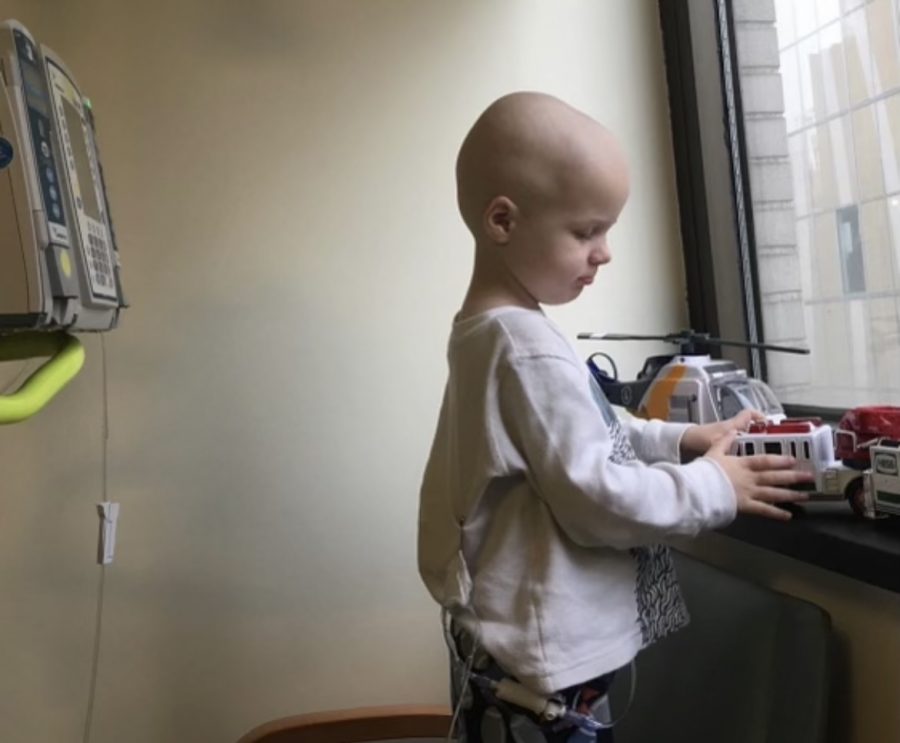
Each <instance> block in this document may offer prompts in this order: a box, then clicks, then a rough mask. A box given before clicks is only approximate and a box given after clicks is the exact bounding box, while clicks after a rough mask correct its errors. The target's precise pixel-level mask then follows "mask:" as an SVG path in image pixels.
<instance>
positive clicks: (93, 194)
mask: <svg viewBox="0 0 900 743" xmlns="http://www.w3.org/2000/svg"><path fill="white" fill-rule="evenodd" d="M62 104H63V113H64V114H65V117H66V129H68V130H69V141H70V143H71V147H72V155H73V156H74V158H75V172H76V173H77V175H78V185H79V190H80V191H81V200H82V202H83V204H84V207H83V208H84V212H85V214H87V215H88V216H89V217H90V218H91V219H95V220H97V221H98V222H99V221H100V205H99V204H98V203H97V189H96V187H95V186H94V179H93V177H92V175H91V161H90V159H89V157H88V151H87V143H86V142H85V137H86V136H87V132H85V131H84V124H83V123H82V119H81V113H80V112H79V111H78V109H77V108H75V106H73V105H72V103H71V102H70V101H69V99H68V98H63V99H62Z"/></svg>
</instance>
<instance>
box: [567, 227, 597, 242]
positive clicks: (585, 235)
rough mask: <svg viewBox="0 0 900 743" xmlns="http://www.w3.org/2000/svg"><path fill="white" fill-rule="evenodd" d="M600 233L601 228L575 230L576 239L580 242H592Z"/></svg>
mask: <svg viewBox="0 0 900 743" xmlns="http://www.w3.org/2000/svg"><path fill="white" fill-rule="evenodd" d="M599 233H600V228H599V227H591V228H589V229H586V230H575V232H574V233H573V234H574V235H575V237H576V238H577V239H579V240H590V239H592V238H594V237H596V236H597V235H598V234H599Z"/></svg>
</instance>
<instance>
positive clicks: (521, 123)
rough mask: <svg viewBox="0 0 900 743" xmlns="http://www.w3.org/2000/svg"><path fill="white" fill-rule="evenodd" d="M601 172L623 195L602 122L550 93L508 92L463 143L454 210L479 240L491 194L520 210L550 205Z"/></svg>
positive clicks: (623, 179) (619, 158)
mask: <svg viewBox="0 0 900 743" xmlns="http://www.w3.org/2000/svg"><path fill="white" fill-rule="evenodd" d="M598 171H603V173H604V174H605V175H606V176H608V179H609V180H610V185H611V187H612V188H613V189H614V190H621V191H622V192H623V193H626V192H627V189H628V178H627V170H626V167H625V159H624V156H623V154H622V152H621V149H620V148H619V146H618V144H617V142H616V141H615V138H614V137H613V136H612V134H611V133H610V132H609V131H608V130H607V129H606V128H605V127H603V126H602V125H600V124H599V123H598V122H597V121H595V120H594V119H592V118H590V117H589V116H587V115H586V114H583V113H581V112H580V111H578V110H576V109H574V108H572V107H571V106H569V105H568V104H566V103H564V102H562V101H560V100H559V99H557V98H554V97H552V96H549V95H545V94H542V93H528V92H522V93H512V94H510V95H506V96H503V97H502V98H500V99H498V100H496V101H495V102H494V103H492V104H491V105H490V106H489V107H488V108H487V109H486V110H485V111H484V113H483V114H482V115H481V116H480V117H479V118H478V120H477V121H476V122H475V124H474V125H473V127H472V129H471V130H470V131H469V133H468V135H467V136H466V138H465V141H464V142H463V144H462V147H461V148H460V151H459V156H458V158H457V163H456V183H457V199H458V203H459V210H460V213H461V215H462V218H463V220H464V221H465V223H466V225H467V226H468V228H469V230H470V231H471V232H472V234H473V235H474V236H475V239H476V242H477V241H479V238H480V236H481V234H482V227H483V221H484V216H485V213H486V210H487V208H488V206H489V205H490V204H491V202H492V200H493V199H495V198H496V197H498V196H503V197H506V198H508V199H509V200H510V201H512V202H513V203H514V204H515V205H516V206H517V207H518V208H519V209H520V210H530V209H532V208H539V207H540V206H541V205H547V206H550V205H552V204H553V203H555V202H559V201H561V200H565V199H567V198H569V197H570V196H571V195H572V192H573V189H578V188H579V184H580V183H581V182H582V180H583V179H584V177H585V176H586V174H590V173H595V174H596V173H597V172H598Z"/></svg>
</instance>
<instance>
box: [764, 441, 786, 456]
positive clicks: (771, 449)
mask: <svg viewBox="0 0 900 743" xmlns="http://www.w3.org/2000/svg"><path fill="white" fill-rule="evenodd" d="M783 447H784V445H783V444H782V443H781V442H780V441H766V442H765V443H764V444H763V448H764V449H765V451H766V454H782V453H784V448H783Z"/></svg>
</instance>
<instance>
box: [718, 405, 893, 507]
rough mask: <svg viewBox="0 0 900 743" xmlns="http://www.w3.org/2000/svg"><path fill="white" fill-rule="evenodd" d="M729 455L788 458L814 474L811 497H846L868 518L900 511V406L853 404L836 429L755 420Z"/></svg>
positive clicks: (813, 422) (816, 422) (810, 421)
mask: <svg viewBox="0 0 900 743" xmlns="http://www.w3.org/2000/svg"><path fill="white" fill-rule="evenodd" d="M732 453H733V454H735V455H737V456H750V455H753V454H786V455H789V456H792V457H794V458H795V459H796V460H797V467H798V468H800V469H803V470H805V471H807V472H811V473H812V474H813V475H814V477H815V482H814V483H811V484H810V486H809V489H810V491H811V497H813V498H815V499H817V500H840V499H846V500H847V502H848V503H849V504H850V507H851V508H852V509H853V512H854V513H856V514H857V515H858V516H864V517H867V518H876V517H877V516H878V515H880V514H887V513H896V514H900V466H898V463H900V407H892V406H864V407H858V408H853V409H851V410H848V411H847V412H846V413H844V415H843V417H842V418H841V420H840V423H839V424H838V427H837V429H836V430H835V431H834V432H832V429H831V427H830V426H829V425H827V424H825V423H823V422H822V421H821V420H820V419H817V418H795V419H792V418H786V419H784V420H782V421H779V422H772V421H765V422H758V423H753V424H752V425H751V427H750V429H749V430H748V431H746V432H744V433H741V434H739V435H738V437H737V438H736V439H735V443H734V445H733V447H732Z"/></svg>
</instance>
